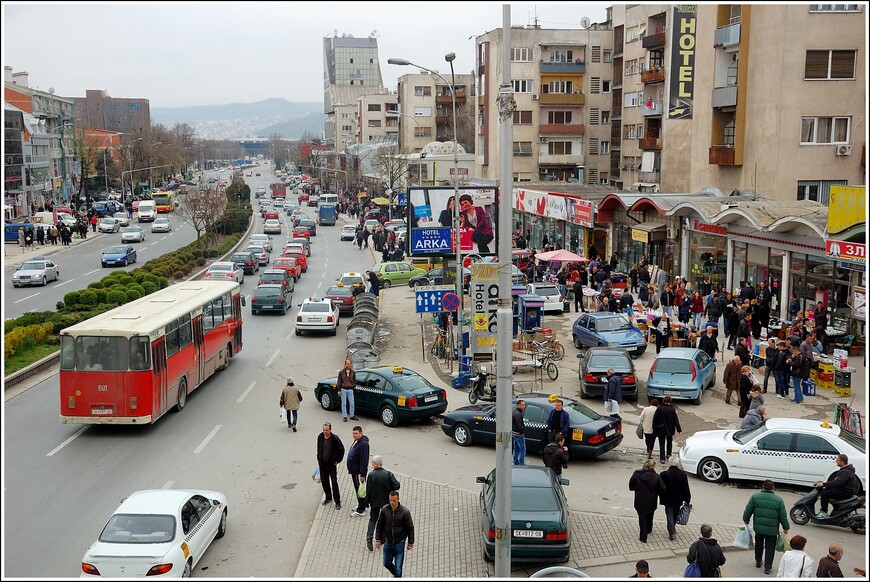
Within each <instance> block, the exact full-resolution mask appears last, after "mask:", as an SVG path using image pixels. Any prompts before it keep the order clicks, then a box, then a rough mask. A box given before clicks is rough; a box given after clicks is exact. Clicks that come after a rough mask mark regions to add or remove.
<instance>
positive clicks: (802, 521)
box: [788, 505, 810, 525]
mask: <svg viewBox="0 0 870 582" xmlns="http://www.w3.org/2000/svg"><path fill="white" fill-rule="evenodd" d="M788 516H789V517H790V518H791V520H792V521H793V522H794V523H796V524H797V525H806V524H808V523H809V521H810V512H809V511H807V510H806V509H805V508H803V507H801V506H799V505H795V506H794V507H792V508H791V511H789V512H788Z"/></svg>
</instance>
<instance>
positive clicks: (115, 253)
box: [100, 245, 136, 267]
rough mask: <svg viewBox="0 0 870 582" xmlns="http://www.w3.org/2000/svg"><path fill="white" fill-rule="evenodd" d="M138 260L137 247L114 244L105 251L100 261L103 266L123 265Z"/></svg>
mask: <svg viewBox="0 0 870 582" xmlns="http://www.w3.org/2000/svg"><path fill="white" fill-rule="evenodd" d="M135 262H136V249H134V248H133V247H131V246H130V245H114V246H111V247H109V248H107V249H106V250H104V251H103V254H102V256H101V257H100V263H101V264H102V266H103V267H113V266H118V265H120V266H122V267H126V266H127V265H129V264H132V263H135Z"/></svg>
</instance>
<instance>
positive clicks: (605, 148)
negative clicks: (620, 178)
mask: <svg viewBox="0 0 870 582" xmlns="http://www.w3.org/2000/svg"><path fill="white" fill-rule="evenodd" d="M600 152H601V155H602V156H606V155H608V154H610V142H609V141H602V142H601V149H600Z"/></svg>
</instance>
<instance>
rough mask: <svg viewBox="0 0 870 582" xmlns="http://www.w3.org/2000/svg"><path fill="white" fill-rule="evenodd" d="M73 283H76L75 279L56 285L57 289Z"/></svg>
mask: <svg viewBox="0 0 870 582" xmlns="http://www.w3.org/2000/svg"><path fill="white" fill-rule="evenodd" d="M73 281H75V279H67V280H66V281H64V282H63V283H58V284H57V285H55V287H62V286H63V285H66V284H67V283H72V282H73Z"/></svg>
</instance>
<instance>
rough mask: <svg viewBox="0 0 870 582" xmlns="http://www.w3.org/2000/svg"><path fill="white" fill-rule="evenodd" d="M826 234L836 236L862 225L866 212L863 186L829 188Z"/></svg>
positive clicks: (865, 194) (865, 197)
mask: <svg viewBox="0 0 870 582" xmlns="http://www.w3.org/2000/svg"><path fill="white" fill-rule="evenodd" d="M830 192H831V197H830V203H829V204H828V233H829V234H837V233H840V232H843V231H844V230H847V229H849V228H851V227H853V226H855V225H856V224H862V223H863V222H864V218H865V216H866V212H867V193H866V187H865V186H831V190H830Z"/></svg>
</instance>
